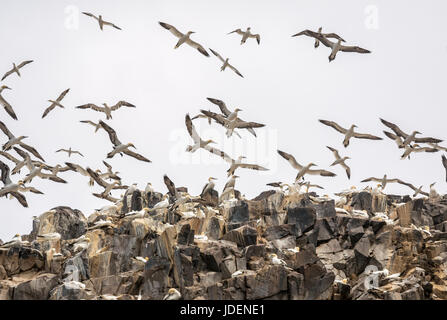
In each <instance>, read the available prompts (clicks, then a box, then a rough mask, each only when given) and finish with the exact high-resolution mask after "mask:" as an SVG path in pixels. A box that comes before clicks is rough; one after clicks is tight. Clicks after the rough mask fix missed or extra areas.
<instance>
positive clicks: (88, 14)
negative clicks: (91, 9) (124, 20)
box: [83, 12, 121, 30]
mask: <svg viewBox="0 0 447 320" xmlns="http://www.w3.org/2000/svg"><path fill="white" fill-rule="evenodd" d="M83 14H85V15H86V16H89V17H92V18H94V19H95V20H96V21H98V24H99V28H100V29H101V30H103V29H104V26H111V27H114V28H115V29H118V30H121V28H120V27H118V26H116V25H114V24H113V23H111V22H108V21H105V20H103V19H102V16H101V15H99V16H98V17H97V16H95V15H94V14H91V13H88V12H83Z"/></svg>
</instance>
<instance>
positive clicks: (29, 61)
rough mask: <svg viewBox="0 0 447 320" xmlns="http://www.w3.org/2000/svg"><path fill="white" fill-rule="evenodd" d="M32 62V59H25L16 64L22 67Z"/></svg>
mask: <svg viewBox="0 0 447 320" xmlns="http://www.w3.org/2000/svg"><path fill="white" fill-rule="evenodd" d="M31 62H33V60H27V61H23V62H22V63H21V64H19V65H18V66H17V68H18V69H20V68H23V67H24V66H26V65H27V64H29V63H31Z"/></svg>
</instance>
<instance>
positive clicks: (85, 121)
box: [79, 120, 103, 133]
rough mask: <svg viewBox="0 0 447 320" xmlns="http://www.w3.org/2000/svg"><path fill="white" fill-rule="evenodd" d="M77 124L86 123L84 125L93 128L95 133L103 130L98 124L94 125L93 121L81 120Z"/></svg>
mask: <svg viewBox="0 0 447 320" xmlns="http://www.w3.org/2000/svg"><path fill="white" fill-rule="evenodd" d="M79 122H81V123H86V124H89V125H91V126H93V127H95V133H96V132H98V130H99V129H103V128H102V126H101V124H100V123H99V122H98V123H94V122H93V121H90V120H81V121H79Z"/></svg>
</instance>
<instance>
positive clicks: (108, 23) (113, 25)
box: [103, 20, 122, 30]
mask: <svg viewBox="0 0 447 320" xmlns="http://www.w3.org/2000/svg"><path fill="white" fill-rule="evenodd" d="M103 23H104V24H105V25H108V26H112V27H114V28H115V29H118V30H122V29H121V28H120V27H118V26H117V25H116V24H113V23H111V22H108V21H104V20H103Z"/></svg>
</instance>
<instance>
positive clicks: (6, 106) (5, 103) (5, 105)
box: [0, 85, 17, 120]
mask: <svg viewBox="0 0 447 320" xmlns="http://www.w3.org/2000/svg"><path fill="white" fill-rule="evenodd" d="M5 89H6V90H12V89H11V88H10V87H8V86H4V85H3V86H1V87H0V104H1V105H2V106H3V108H4V109H5V111H6V112H7V113H8V114H9V115H10V116H11V118H13V119H14V120H17V115H16V114H15V112H14V109H13V108H12V106H11V105H10V104H9V102H8V101H6V100H5V98H3V96H2V92H3V90H5Z"/></svg>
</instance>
